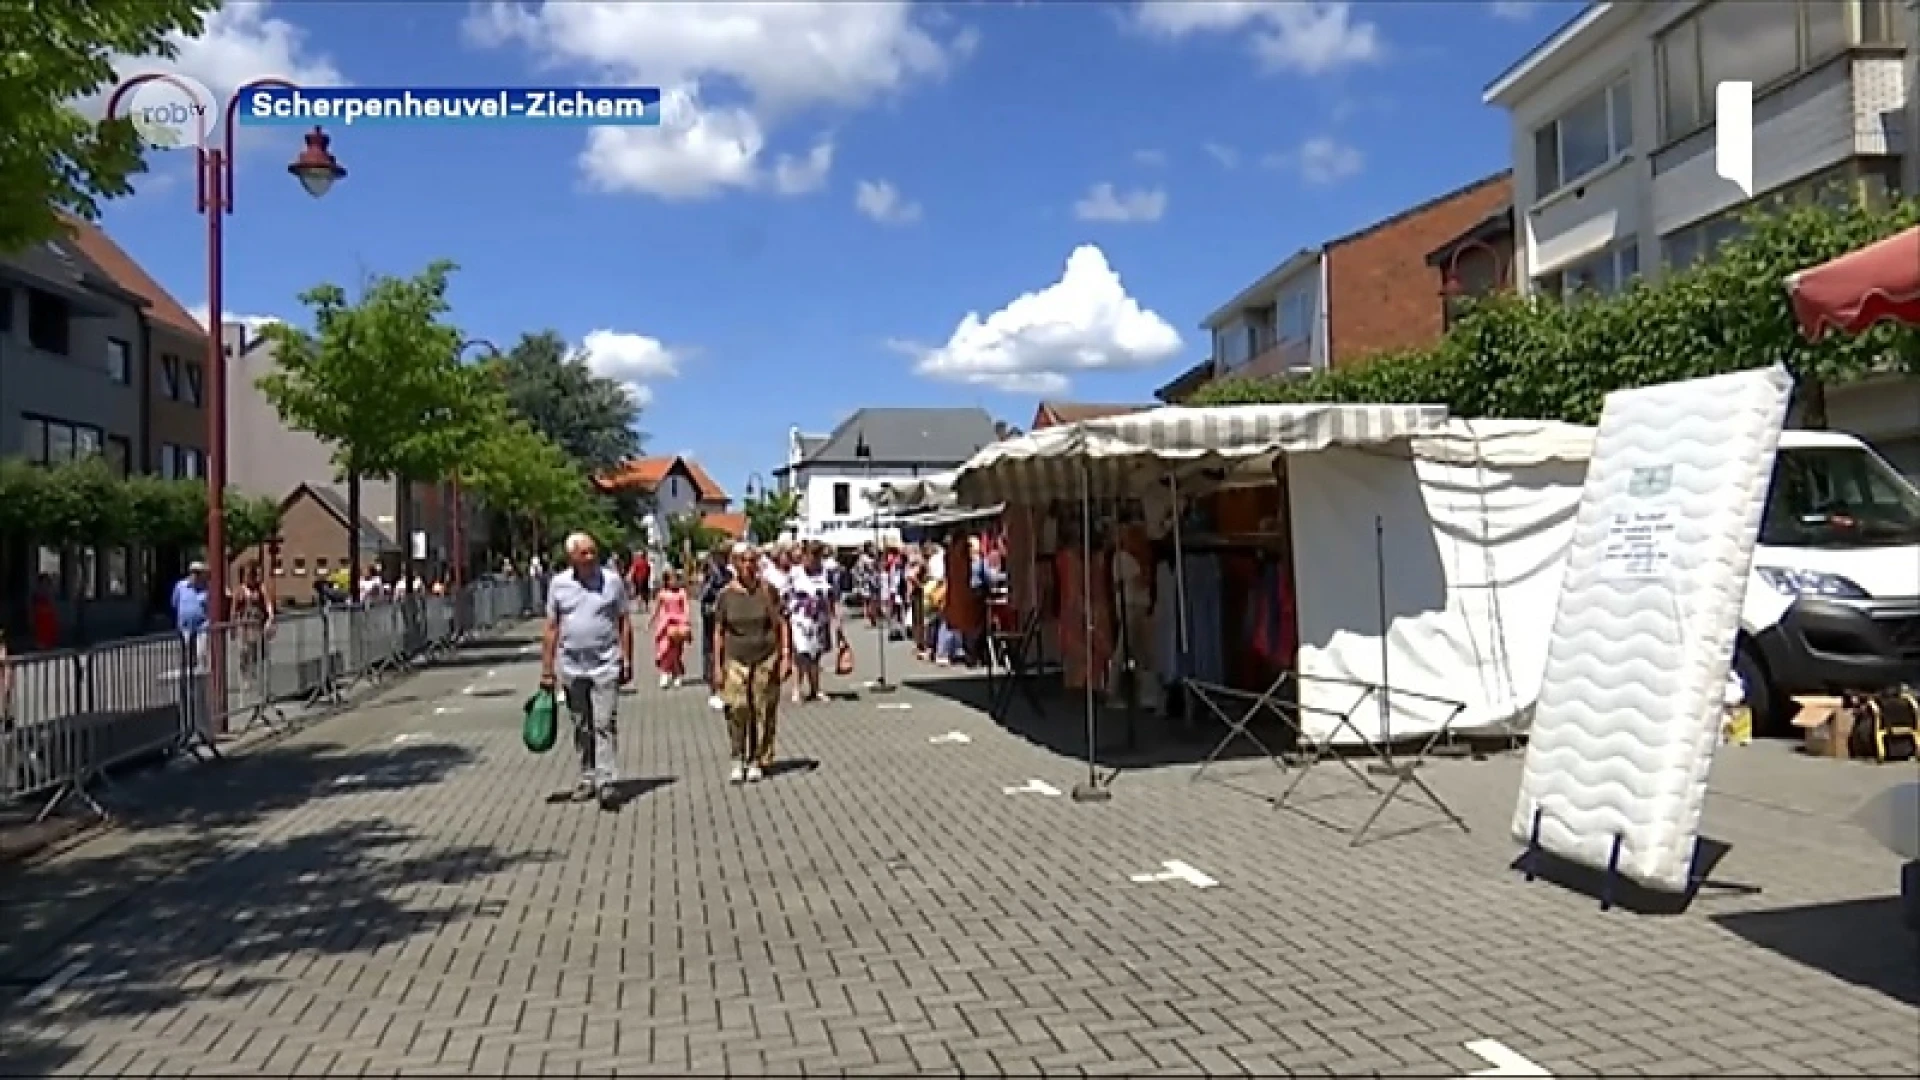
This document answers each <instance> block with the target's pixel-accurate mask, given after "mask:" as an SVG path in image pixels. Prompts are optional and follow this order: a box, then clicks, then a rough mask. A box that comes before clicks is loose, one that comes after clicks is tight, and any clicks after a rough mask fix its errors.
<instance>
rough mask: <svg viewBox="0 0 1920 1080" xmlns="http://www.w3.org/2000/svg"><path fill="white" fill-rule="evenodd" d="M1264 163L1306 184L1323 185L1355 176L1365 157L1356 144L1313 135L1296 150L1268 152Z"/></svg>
mask: <svg viewBox="0 0 1920 1080" xmlns="http://www.w3.org/2000/svg"><path fill="white" fill-rule="evenodd" d="M1264 164H1267V165H1271V166H1272V167H1274V168H1278V169H1287V170H1289V171H1292V172H1297V173H1299V174H1300V179H1302V180H1305V181H1306V182H1307V183H1309V184H1314V185H1317V186H1324V185H1327V184H1334V183H1338V182H1339V181H1341V180H1345V179H1347V178H1348V177H1351V176H1358V175H1359V174H1360V170H1362V169H1364V168H1366V165H1367V157H1366V155H1365V154H1363V153H1361V152H1360V148H1359V147H1357V146H1349V145H1347V144H1346V143H1343V142H1341V141H1340V140H1338V139H1335V138H1332V137H1330V136H1326V135H1316V136H1314V137H1313V138H1311V139H1308V140H1307V141H1306V142H1303V143H1301V144H1300V148H1299V149H1297V150H1290V151H1288V152H1286V153H1282V154H1269V155H1267V157H1266V158H1265V160H1264Z"/></svg>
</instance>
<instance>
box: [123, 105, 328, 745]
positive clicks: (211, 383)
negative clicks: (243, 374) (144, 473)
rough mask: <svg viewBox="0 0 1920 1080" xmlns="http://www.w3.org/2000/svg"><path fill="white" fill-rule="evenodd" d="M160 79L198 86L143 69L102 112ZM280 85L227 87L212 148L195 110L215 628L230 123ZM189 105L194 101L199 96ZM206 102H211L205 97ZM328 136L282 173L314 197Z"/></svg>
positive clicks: (221, 606) (217, 653) (220, 549)
mask: <svg viewBox="0 0 1920 1080" xmlns="http://www.w3.org/2000/svg"><path fill="white" fill-rule="evenodd" d="M156 82H157V83H166V84H167V85H169V86H172V87H174V88H175V89H176V90H179V91H180V92H181V93H183V94H185V95H186V96H187V97H189V98H197V97H198V91H196V90H195V89H194V87H193V86H192V85H191V84H190V83H188V82H187V81H186V80H184V79H182V78H180V77H179V76H176V75H170V74H167V73H165V72H148V73H146V74H144V75H136V76H134V77H133V78H131V79H128V80H127V81H125V82H123V83H121V84H120V85H119V86H116V87H114V90H113V94H112V95H111V96H110V97H108V98H107V110H106V115H107V118H108V119H120V118H122V116H121V105H122V104H123V103H124V101H125V99H126V97H127V95H128V94H130V93H132V92H133V91H134V90H137V89H139V88H140V87H142V86H145V85H147V84H149V83H156ZM268 86H271V87H282V88H285V89H289V90H297V89H299V87H298V86H296V85H295V84H293V83H291V82H288V81H287V80H285V79H255V80H254V81H252V82H250V83H248V84H247V85H245V86H242V87H240V88H239V89H238V90H235V91H234V92H233V96H232V97H231V98H229V99H228V101H227V108H226V112H225V114H224V116H223V124H222V130H221V134H222V136H223V139H222V141H221V143H220V145H218V146H214V145H210V143H211V142H212V140H211V139H210V138H209V136H210V135H211V133H212V132H211V130H210V127H209V124H208V121H207V116H208V111H209V110H208V109H202V110H201V111H200V113H199V139H198V141H197V142H196V143H195V146H194V166H195V173H196V179H197V184H196V192H197V194H196V198H195V202H196V208H197V209H198V211H199V212H200V214H201V215H202V216H203V217H205V218H206V219H207V359H206V368H207V371H206V380H207V401H206V404H205V408H206V417H207V419H206V440H207V457H206V462H207V569H208V571H209V572H210V573H211V574H212V575H214V576H215V580H216V585H215V587H214V588H213V589H211V590H210V591H209V593H208V596H207V618H208V621H209V623H210V624H211V625H214V626H218V625H220V624H221V623H222V622H224V621H225V620H226V617H227V590H228V587H229V585H230V582H229V581H228V577H229V573H228V569H229V568H228V566H227V506H226V500H227V355H226V334H225V332H224V330H223V328H222V325H221V321H222V319H223V318H224V316H225V311H224V309H223V304H224V301H225V299H226V297H225V288H224V286H225V276H226V275H225V267H224V266H223V257H224V246H225V245H224V240H225V235H226V234H225V229H224V227H223V226H224V223H225V219H226V216H227V215H228V214H231V213H233V125H234V114H235V109H236V107H237V106H238V105H239V104H240V99H241V98H242V97H244V96H245V95H246V93H247V92H248V91H250V90H255V89H258V88H260V87H268ZM195 104H200V103H199V102H198V101H196V102H195ZM205 104H206V105H207V106H209V107H210V106H212V105H213V104H214V103H213V102H207V103H205ZM330 143H331V140H330V139H328V138H327V135H326V133H325V132H323V131H322V130H320V129H319V128H318V127H316V128H314V129H313V131H312V132H310V133H308V135H307V137H306V147H305V149H303V150H301V151H300V155H299V156H298V157H296V158H294V160H293V163H292V164H290V165H288V166H287V172H288V173H290V174H292V175H293V177H294V178H295V179H296V180H299V181H300V186H301V187H303V188H305V189H306V190H307V194H309V195H312V196H313V197H314V198H316V199H317V198H319V197H320V196H322V195H325V194H326V193H327V192H328V190H330V189H331V188H332V187H333V183H334V181H336V180H338V179H340V178H341V177H343V176H345V175H347V170H345V169H343V168H341V167H340V162H339V161H337V160H336V159H335V158H334V156H333V153H332V152H331V151H330V150H329V149H328V147H329V145H330ZM222 652H223V650H221V649H217V648H214V649H209V650H207V653H208V676H209V678H208V680H207V716H208V719H209V721H210V722H211V723H213V724H215V725H217V727H218V728H219V729H220V730H224V729H225V726H226V722H225V718H224V717H222V716H221V715H220V712H219V706H220V704H221V703H222V702H221V699H222V697H223V696H224V693H223V690H222V688H223V687H224V685H225V657H224V656H223V655H222Z"/></svg>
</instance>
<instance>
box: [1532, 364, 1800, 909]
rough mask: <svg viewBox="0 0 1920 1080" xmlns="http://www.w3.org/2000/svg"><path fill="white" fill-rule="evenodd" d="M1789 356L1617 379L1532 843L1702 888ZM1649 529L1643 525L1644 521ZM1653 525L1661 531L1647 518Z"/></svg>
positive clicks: (1566, 595) (1550, 659)
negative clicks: (1720, 750)
mask: <svg viewBox="0 0 1920 1080" xmlns="http://www.w3.org/2000/svg"><path fill="white" fill-rule="evenodd" d="M1791 390H1792V379H1791V378H1790V377H1789V376H1788V375H1787V373H1786V371H1785V370H1784V369H1781V368H1774V369H1771V370H1766V371H1751V372H1743V373H1740V374H1736V375H1720V376H1715V377H1713V378H1708V379H1695V380H1692V381H1689V382H1683V383H1669V384H1667V385H1664V386H1654V387H1648V388H1645V389H1641V390H1628V391H1622V392H1619V393H1615V394H1609V395H1608V396H1607V400H1606V408H1605V410H1604V411H1603V412H1602V414H1601V417H1600V429H1599V433H1598V436H1597V437H1596V440H1595V444H1594V455H1593V459H1592V461H1591V463H1590V464H1589V465H1588V467H1587V482H1586V486H1585V488H1584V489H1583V491H1582V493H1581V498H1580V510H1579V514H1578V516H1577V517H1576V519H1575V523H1574V533H1573V542H1572V546H1571V548H1570V550H1569V552H1568V556H1567V569H1566V574H1565V577H1564V578H1563V580H1562V585H1561V591H1560V603H1559V607H1558V609H1557V611H1556V612H1555V615H1554V622H1553V632H1552V636H1551V638H1550V639H1549V641H1548V645H1547V664H1546V674H1545V678H1544V679H1543V681H1542V685H1541V690H1540V699H1539V703H1538V705H1537V706H1536V708H1535V711H1534V719H1533V733H1532V736H1531V738H1530V741H1529V744H1528V747H1527V761H1526V768H1525V770H1524V771H1523V773H1522V774H1521V780H1520V798H1519V802H1518V805H1517V806H1516V807H1515V808H1514V815H1513V834H1514V838H1515V839H1517V840H1519V841H1521V842H1522V843H1524V842H1526V841H1527V839H1528V837H1529V835H1530V834H1531V832H1532V830H1533V826H1534V815H1535V811H1536V810H1538V811H1539V839H1540V846H1541V847H1542V848H1543V849H1545V850H1546V851H1548V852H1550V853H1552V854H1555V855H1558V856H1560V857H1562V858H1565V859H1568V860H1570V861H1572V862H1575V863H1579V864H1581V865H1584V866H1591V867H1596V868H1602V869H1604V868H1605V867H1606V866H1607V865H1608V860H1609V856H1610V852H1611V849H1612V847H1613V844H1614V841H1615V838H1616V837H1617V838H1618V839H1619V841H1620V855H1619V863H1618V868H1619V871H1620V873H1621V874H1622V875H1624V876H1625V877H1628V878H1630V879H1632V880H1634V881H1637V882H1639V883H1641V884H1643V885H1646V886H1649V887H1652V888H1656V889H1664V890H1667V891H1670V892H1680V891H1684V890H1685V889H1686V888H1687V884H1688V876H1689V873H1690V870H1691V868H1692V863H1693V848H1694V841H1695V839H1696V838H1697V836H1698V832H1699V826H1700V811H1701V807H1702V804H1703V803H1704V802H1705V799H1706V789H1707V771H1708V769H1709V768H1710V767H1711V765H1712V763H1713V748H1714V746H1715V745H1716V744H1717V743H1718V741H1719V734H1720V724H1721V716H1722V711H1723V710H1722V705H1721V698H1722V696H1723V693H1724V687H1725V683H1726V679H1727V668H1728V665H1729V663H1730V661H1731V658H1732V653H1733V639H1734V635H1735V633H1736V632H1737V631H1738V629H1739V617H1740V604H1741V600H1742V597H1743V596H1744V594H1745V591H1746V586H1747V576H1748V572H1749V570H1750V564H1751V563H1752V560H1753V547H1754V541H1755V537H1756V535H1757V533H1758V532H1759V528H1760V513H1761V508H1762V505H1763V503H1764V502H1765V500H1766V495H1767V481H1768V478H1769V476H1770V474H1771V472H1772V469H1773V454H1774V448H1775V446H1776V445H1777V444H1778V442H1779V440H1780V428H1781V425H1782V424H1783V423H1784V421H1785V419H1786V411H1787V399H1788V395H1789V393H1790V391H1791ZM1630 524H1631V525H1637V526H1638V528H1639V530H1640V534H1639V535H1640V537H1642V539H1629V536H1628V533H1627V532H1626V531H1625V530H1626V527H1627V526H1628V525H1630ZM1649 530H1651V531H1652V532H1653V533H1654V534H1656V535H1654V536H1653V538H1652V539H1651V540H1647V539H1644V537H1645V536H1646V535H1647V533H1648V531H1649Z"/></svg>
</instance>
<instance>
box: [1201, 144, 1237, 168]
mask: <svg viewBox="0 0 1920 1080" xmlns="http://www.w3.org/2000/svg"><path fill="white" fill-rule="evenodd" d="M1200 149H1202V150H1205V151H1206V152H1207V156H1208V157H1210V158H1212V159H1213V160H1215V161H1217V162H1219V163H1220V167H1221V168H1223V169H1233V168H1238V167H1239V165H1240V151H1238V150H1235V149H1234V148H1233V147H1231V146H1228V145H1227V144H1225V143H1217V142H1210V143H1201V144H1200Z"/></svg>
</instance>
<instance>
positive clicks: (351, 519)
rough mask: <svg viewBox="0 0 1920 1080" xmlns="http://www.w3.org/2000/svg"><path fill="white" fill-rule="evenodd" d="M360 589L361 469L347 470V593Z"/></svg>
mask: <svg viewBox="0 0 1920 1080" xmlns="http://www.w3.org/2000/svg"><path fill="white" fill-rule="evenodd" d="M359 589H360V471H359V470H358V469H348V470H347V595H348V596H358V595H360V593H359Z"/></svg>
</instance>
